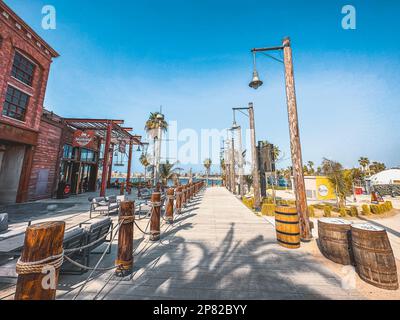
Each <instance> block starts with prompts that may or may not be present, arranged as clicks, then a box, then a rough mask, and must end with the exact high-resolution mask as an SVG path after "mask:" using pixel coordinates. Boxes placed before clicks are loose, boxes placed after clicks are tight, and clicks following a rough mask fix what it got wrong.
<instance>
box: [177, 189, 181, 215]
mask: <svg viewBox="0 0 400 320" xmlns="http://www.w3.org/2000/svg"><path fill="white" fill-rule="evenodd" d="M181 210H182V187H178V188H176V213H177V214H180V213H181Z"/></svg>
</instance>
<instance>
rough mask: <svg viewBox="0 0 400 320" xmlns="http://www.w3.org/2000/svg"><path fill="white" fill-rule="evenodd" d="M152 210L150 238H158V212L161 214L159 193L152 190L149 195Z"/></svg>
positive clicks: (154, 239)
mask: <svg viewBox="0 0 400 320" xmlns="http://www.w3.org/2000/svg"><path fill="white" fill-rule="evenodd" d="M151 203H152V209H151V210H152V211H151V221H150V240H151V241H158V240H160V214H161V193H160V192H153V194H152V196H151Z"/></svg>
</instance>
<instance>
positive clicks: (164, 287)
mask: <svg viewBox="0 0 400 320" xmlns="http://www.w3.org/2000/svg"><path fill="white" fill-rule="evenodd" d="M143 223H144V222H143ZM135 238H136V241H135V245H136V246H138V251H137V256H135V271H134V275H133V277H132V278H131V279H123V280H118V279H116V278H115V277H114V276H113V274H112V272H111V273H110V272H108V273H103V274H100V275H99V276H96V277H95V278H94V279H93V280H91V281H90V282H89V283H88V284H87V285H86V286H85V289H84V290H83V291H82V292H81V293H80V295H79V296H78V299H359V298H361V297H360V296H359V295H358V293H357V292H356V291H353V290H345V289H343V288H342V285H341V283H342V280H341V279H340V278H339V277H338V276H337V275H336V274H334V273H333V272H332V271H330V270H329V269H328V268H327V267H326V266H324V265H322V264H321V263H319V262H318V261H317V259H315V258H314V257H313V256H312V255H310V254H309V253H307V251H306V250H305V249H300V250H287V249H284V248H282V247H280V246H278V245H277V244H276V239H275V231H274V227H273V226H272V225H271V224H270V223H268V221H266V220H265V219H262V218H260V217H257V216H256V215H255V214H253V213H252V212H251V211H250V210H249V209H247V208H246V207H245V206H244V205H243V204H242V203H241V202H240V201H239V200H238V199H236V198H235V197H234V196H233V195H232V194H230V193H229V192H228V191H227V190H226V189H224V188H210V189H208V190H207V191H206V192H205V193H204V194H202V195H200V196H199V197H198V198H197V200H196V201H194V202H193V203H192V204H191V206H190V207H189V208H188V210H187V212H186V213H184V214H183V215H181V216H179V217H178V218H177V219H176V222H175V224H174V225H173V226H172V227H171V226H167V225H163V227H162V241H161V242H157V243H149V242H148V241H147V237H145V238H143V237H142V236H141V235H140V234H136V236H135ZM140 239H141V240H140ZM113 252H115V248H114V250H113ZM114 258H115V256H114V255H113V254H111V255H110V256H108V257H107V260H106V261H105V262H104V264H105V265H107V264H112V262H113V259H114ZM86 276H87V275H84V276H81V277H77V276H67V277H63V279H62V280H61V283H60V290H59V291H58V293H59V294H58V295H59V296H58V298H59V299H71V298H73V297H74V295H75V294H76V292H77V290H78V288H79V286H80V284H81V283H82V280H84V279H85V277H86Z"/></svg>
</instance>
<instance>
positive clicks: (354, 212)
mask: <svg viewBox="0 0 400 320" xmlns="http://www.w3.org/2000/svg"><path fill="white" fill-rule="evenodd" d="M350 216H352V217H358V208H357V207H356V206H352V207H350Z"/></svg>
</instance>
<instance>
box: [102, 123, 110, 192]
mask: <svg viewBox="0 0 400 320" xmlns="http://www.w3.org/2000/svg"><path fill="white" fill-rule="evenodd" d="M112 129H113V123H112V121H109V122H108V124H107V134H106V141H105V144H104V159H103V172H102V175H101V190H100V197H105V196H106V189H107V171H108V164H109V161H108V160H109V157H110V144H111V135H112Z"/></svg>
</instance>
